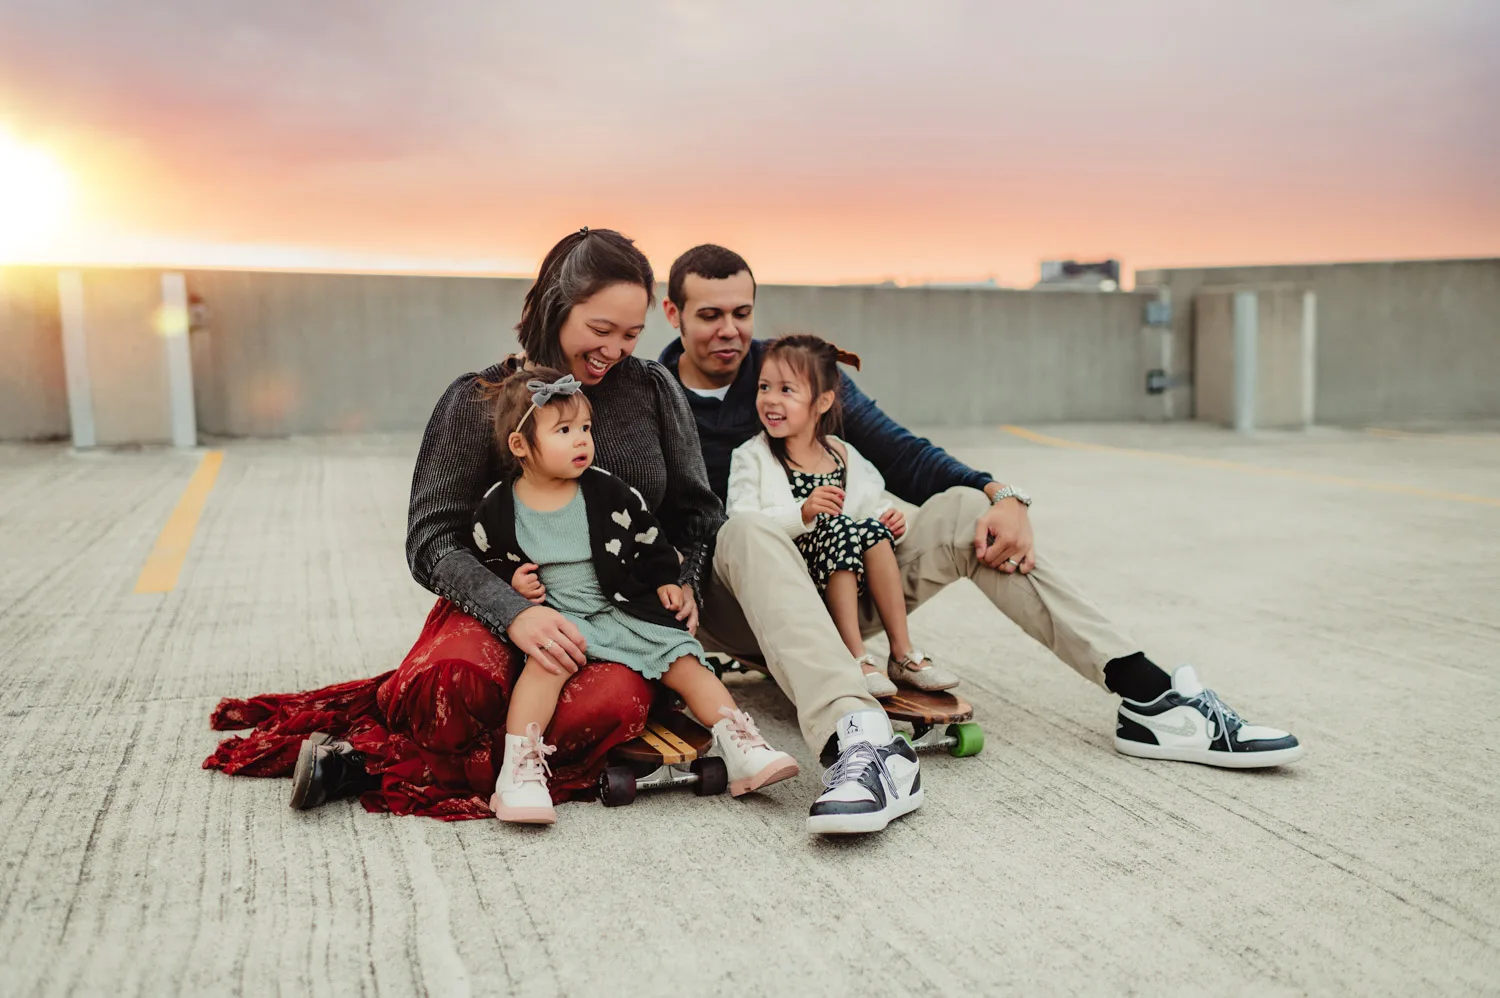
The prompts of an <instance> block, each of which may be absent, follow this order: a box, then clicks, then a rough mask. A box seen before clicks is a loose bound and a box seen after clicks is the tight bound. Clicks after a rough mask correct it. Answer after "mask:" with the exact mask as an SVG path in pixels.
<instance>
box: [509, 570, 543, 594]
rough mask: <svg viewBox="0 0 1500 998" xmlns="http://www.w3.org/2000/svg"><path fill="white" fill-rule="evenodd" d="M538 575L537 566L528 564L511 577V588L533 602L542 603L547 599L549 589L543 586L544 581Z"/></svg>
mask: <svg viewBox="0 0 1500 998" xmlns="http://www.w3.org/2000/svg"><path fill="white" fill-rule="evenodd" d="M536 573H537V566H536V565H533V564H532V563H531V562H527V563H526V564H524V565H522V566H521V567H520V568H518V569H516V574H515V575H512V576H511V577H510V587H511V588H512V589H514V590H515V591H516V592H518V593H520V594H521V595H522V596H525V597H526V598H527V599H529V600H531V602H533V603H540V602H542V601H543V600H544V599H546V598H547V587H546V586H544V585H542V580H541V579H540V578H539V577H538V576H537V574H536Z"/></svg>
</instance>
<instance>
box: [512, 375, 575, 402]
mask: <svg viewBox="0 0 1500 998" xmlns="http://www.w3.org/2000/svg"><path fill="white" fill-rule="evenodd" d="M526 390H527V391H528V392H530V393H531V404H532V405H533V406H535V407H536V408H538V409H540V408H541V407H542V406H544V405H546V404H547V403H548V402H551V401H552V400H553V399H555V398H557V397H558V396H559V395H577V394H578V393H579V392H581V391H583V382H581V381H579V380H578V379H577V378H575V377H573V376H572V375H571V374H564V375H563V376H562V377H560V378H558V379H557V380H556V381H554V382H552V383H551V384H550V385H549V384H548V383H547V382H545V381H528V382H526Z"/></svg>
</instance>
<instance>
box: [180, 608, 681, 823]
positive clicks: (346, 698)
mask: <svg viewBox="0 0 1500 998" xmlns="http://www.w3.org/2000/svg"><path fill="white" fill-rule="evenodd" d="M518 659H519V656H518V655H517V654H516V652H515V650H514V649H513V648H511V647H510V646H509V645H507V644H505V643H504V642H501V641H499V640H497V639H496V638H495V636H494V635H493V634H491V633H490V632H489V630H487V629H486V628H485V626H484V625H483V624H481V623H479V621H477V620H475V619H474V618H473V617H470V616H469V615H468V614H466V613H462V612H460V611H459V610H458V609H457V608H455V607H454V606H453V604H451V603H449V602H448V601H447V600H438V602H437V605H436V606H434V607H433V608H432V612H431V613H429V614H428V615H427V623H426V625H425V626H423V628H422V636H421V637H419V638H418V639H417V643H416V644H415V645H413V646H412V649H411V651H410V652H408V653H407V655H406V658H405V660H403V661H402V663H401V666H400V667H399V668H398V669H396V670H395V671H394V672H387V673H383V674H381V675H379V676H376V677H374V678H373V679H358V680H355V681H353V682H348V683H338V684H335V685H333V686H325V687H323V688H322V689H319V690H310V691H308V692H305V693H268V694H264V695H262V696H258V697H251V698H250V699H248V700H222V701H220V703H219V706H218V707H217V708H215V709H214V712H213V715H212V716H211V718H210V719H209V724H210V725H211V726H212V727H213V729H214V730H215V731H232V730H239V729H242V728H254V729H255V730H253V731H251V732H250V733H249V734H247V735H236V736H234V737H232V738H227V739H225V740H224V741H223V742H221V743H220V744H219V747H218V749H217V750H215V752H214V754H213V755H211V756H209V757H208V758H207V759H205V760H203V768H204V769H221V770H223V771H224V772H225V773H230V774H236V773H237V774H240V775H243V776H291V775H292V768H293V766H295V765H296V762H297V750H298V749H299V748H300V747H301V745H302V740H303V739H304V738H306V737H307V736H308V735H309V734H311V733H313V732H314V731H326V732H328V733H329V734H331V735H333V736H334V737H336V738H345V739H348V740H349V741H350V742H351V743H353V745H354V747H355V748H356V749H358V750H359V751H361V752H363V753H365V761H366V768H367V769H368V770H369V771H370V772H371V773H378V774H380V776H381V788H380V789H379V790H375V791H371V792H369V793H366V794H364V795H363V796H362V797H361V798H360V803H362V804H363V805H364V806H365V809H366V810H369V811H390V812H392V813H395V814H421V815H426V816H427V817H430V818H439V819H441V820H443V821H461V820H464V819H466V818H488V817H491V812H490V807H489V798H490V795H491V794H492V793H494V790H495V776H496V773H497V771H498V769H499V766H500V760H501V758H502V756H503V755H504V754H505V713H506V709H507V706H508V704H509V702H510V691H511V687H512V686H513V685H514V683H515V681H516V677H517V676H518V675H519V674H520V671H521V663H520V662H519V661H518ZM652 695H653V689H652V686H651V684H650V683H649V682H647V681H646V680H645V679H643V678H642V677H641V675H640V674H639V673H637V672H635V671H634V670H632V669H630V668H628V667H626V666H623V665H617V664H615V663H613V662H590V663H589V664H588V665H586V666H584V667H583V668H582V669H579V670H578V672H577V673H575V674H574V676H573V678H572V679H570V680H568V682H567V684H566V685H565V686H563V689H562V696H561V698H560V699H559V700H558V704H557V712H556V713H555V714H554V715H553V717H552V724H551V726H550V727H549V728H548V729H547V735H546V737H547V741H548V742H550V743H552V744H553V745H556V746H557V754H556V755H554V756H552V757H551V760H550V762H551V766H552V778H551V779H550V780H549V781H548V782H549V785H550V787H551V789H552V799H553V800H554V801H557V802H561V801H565V800H586V799H590V798H592V797H594V796H595V794H596V789H595V788H596V781H597V780H598V778H599V772H600V770H602V769H603V768H604V762H605V756H606V755H607V754H608V753H609V750H610V749H612V748H614V747H615V746H616V745H619V744H621V743H623V742H626V741H629V740H630V739H632V738H635V737H636V736H637V735H639V734H640V733H641V731H643V730H644V729H645V726H646V714H647V712H648V711H649V710H650V707H651V699H652Z"/></svg>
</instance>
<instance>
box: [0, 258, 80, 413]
mask: <svg viewBox="0 0 1500 998" xmlns="http://www.w3.org/2000/svg"><path fill="white" fill-rule="evenodd" d="M61 323H62V320H61V319H60V317H59V315H58V305H57V274H56V272H55V271H53V270H51V269H50V268H45V267H0V440H49V439H56V438H58V437H66V436H67V435H68V429H69V424H68V391H67V379H66V378H65V376H64V373H63V351H62V324H61Z"/></svg>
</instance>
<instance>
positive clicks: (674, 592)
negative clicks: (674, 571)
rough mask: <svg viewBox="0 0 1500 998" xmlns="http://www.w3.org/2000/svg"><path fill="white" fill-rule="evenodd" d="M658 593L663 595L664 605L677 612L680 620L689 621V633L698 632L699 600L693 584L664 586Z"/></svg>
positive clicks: (662, 602)
mask: <svg viewBox="0 0 1500 998" xmlns="http://www.w3.org/2000/svg"><path fill="white" fill-rule="evenodd" d="M656 595H658V596H660V597H661V605H662V606H664V607H666V608H667V609H668V610H675V611H676V612H677V619H678V620H685V621H687V629H688V633H689V634H696V633H698V600H697V599H696V598H695V597H694V596H693V587H692V586H677V585H670V586H662V587H661V588H660V589H658V590H657V591H656Z"/></svg>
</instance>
